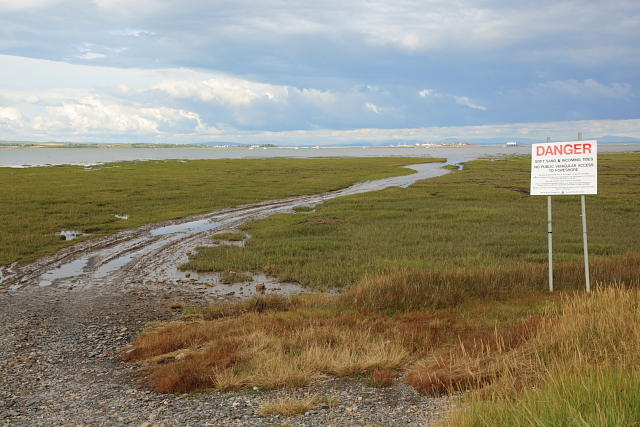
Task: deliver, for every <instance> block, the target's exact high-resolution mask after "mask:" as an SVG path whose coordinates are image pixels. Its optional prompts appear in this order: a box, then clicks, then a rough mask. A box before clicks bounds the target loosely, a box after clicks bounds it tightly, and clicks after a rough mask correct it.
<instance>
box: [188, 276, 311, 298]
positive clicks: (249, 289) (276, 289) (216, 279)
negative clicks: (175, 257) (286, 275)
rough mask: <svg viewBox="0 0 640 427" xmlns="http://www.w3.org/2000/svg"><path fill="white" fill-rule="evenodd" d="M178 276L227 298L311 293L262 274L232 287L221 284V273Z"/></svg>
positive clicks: (209, 292) (208, 291) (196, 286)
mask: <svg viewBox="0 0 640 427" xmlns="http://www.w3.org/2000/svg"><path fill="white" fill-rule="evenodd" d="M186 274H189V277H186ZM178 276H179V279H178V280H182V283H183V284H184V283H189V284H190V285H191V286H192V287H193V288H195V289H198V290H201V291H206V293H208V294H213V295H218V296H220V297H226V298H228V297H234V298H246V297H250V296H253V295H267V294H279V295H295V294H300V293H303V292H310V291H309V290H308V289H305V288H303V287H302V286H300V285H298V284H296V283H281V282H278V279H277V278H275V277H269V276H265V275H264V274H262V273H253V274H252V276H253V279H252V280H251V281H248V282H241V283H234V284H231V285H225V284H222V283H220V273H196V272H181V273H179V274H178ZM257 285H264V290H263V291H261V290H260V288H262V286H259V287H258V288H256V286H257Z"/></svg>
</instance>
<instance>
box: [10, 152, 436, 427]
mask: <svg viewBox="0 0 640 427" xmlns="http://www.w3.org/2000/svg"><path fill="white" fill-rule="evenodd" d="M441 166H442V165H441V164H425V165H418V167H419V169H421V170H422V172H420V173H418V174H414V175H411V176H405V177H397V178H390V179H387V180H379V181H374V182H369V183H364V184H359V185H356V186H353V187H350V188H348V189H345V190H340V191H337V192H332V193H325V194H320V195H313V196H302V197H296V198H290V199H286V200H277V201H269V202H263V203H256V204H251V205H245V206H239V207H234V208H228V209H222V210H218V211H215V212H212V213H209V214H204V215H198V216H196V217H190V218H185V219H182V220H180V221H169V222H164V223H159V224H151V225H147V226H144V227H140V228H137V229H134V230H128V231H124V232H121V233H118V234H115V235H113V236H110V237H106V238H101V239H94V240H87V241H84V242H80V243H78V244H76V245H74V246H72V247H69V248H67V249H65V250H62V251H60V252H59V253H57V254H56V255H54V256H50V257H45V258H42V259H40V260H38V261H36V262H34V263H31V264H26V265H12V266H8V267H1V268H0V426H2V425H3V423H4V425H11V426H14V425H19V426H31V425H43V426H61V425H62V426H72V425H73V426H75V425H81V426H86V425H92V426H94V427H95V426H98V425H100V426H102V425H104V426H107V425H109V426H111V425H123V426H124V425H145V423H148V424H146V426H147V427H149V426H152V425H157V426H160V425H166V426H170V425H270V424H273V423H275V422H278V423H281V421H278V420H277V419H275V418H274V419H263V418H257V417H256V416H254V415H255V412H251V411H253V409H251V408H254V407H255V406H256V405H257V404H258V403H259V402H260V401H266V400H270V399H274V398H276V397H277V396H280V395H281V394H282V393H285V392H269V393H270V394H269V393H261V394H260V395H256V396H252V397H251V398H250V399H252V400H250V401H248V400H247V401H245V400H242V402H240V403H238V404H237V405H235V406H233V405H232V404H231V403H232V401H229V400H228V399H223V396H221V395H217V394H212V395H208V396H206V397H204V398H202V399H198V400H197V401H191V400H188V399H185V398H184V397H179V396H166V395H158V394H156V393H152V392H150V391H144V390H140V389H139V388H137V382H136V376H135V375H134V376H131V375H130V373H131V372H132V371H134V370H135V369H136V366H134V365H131V364H125V363H123V362H121V361H120V358H119V357H118V350H119V349H121V348H123V347H126V345H128V344H129V343H130V342H132V341H133V340H134V339H135V337H136V335H137V334H138V333H139V331H140V330H141V329H142V327H143V326H144V324H145V323H146V322H148V321H154V320H167V319H171V318H174V317H175V316H177V313H174V312H172V311H171V310H169V309H168V305H169V303H170V302H173V301H182V302H185V303H187V304H204V303H208V302H211V301H217V300H224V299H230V298H242V297H246V296H247V295H248V294H249V293H251V292H252V290H253V286H248V285H247V284H244V286H243V287H244V289H242V290H241V289H240V288H239V286H241V285H236V287H226V286H224V285H220V284H218V283H217V278H216V276H215V275H198V274H191V277H190V278H188V279H187V278H186V277H185V274H184V273H181V272H178V270H177V267H178V266H179V265H180V264H182V263H184V262H186V261H187V259H188V253H189V252H191V251H193V250H194V249H195V248H196V247H197V246H200V245H210V244H211V240H210V239H209V236H211V235H212V234H215V233H219V232H222V231H231V230H233V229H234V228H235V227H237V226H238V225H240V224H242V223H245V222H247V221H251V220H254V219H259V218H264V217H266V216H269V215H271V214H273V213H276V212H287V211H291V209H292V208H293V207H294V206H298V205H310V206H313V205H315V204H317V203H321V202H322V201H324V200H327V199H329V198H333V197H338V196H342V195H347V194H354V193H358V192H363V191H372V190H376V189H381V188H384V187H387V186H391V185H399V186H407V185H410V184H411V183H412V182H414V181H415V180H417V179H424V178H429V177H433V176H436V175H439V174H442V173H444V170H442V169H440V168H441ZM262 279H264V278H261V280H262ZM230 289H233V290H231V291H230ZM267 289H268V292H297V291H299V290H300V289H299V288H297V287H296V286H295V285H289V286H288V287H287V285H285V284H278V283H267ZM231 292H234V293H233V295H229V294H230V293H231ZM314 387H316V388H318V387H319V388H318V390H321V389H323V387H324V389H326V390H325V392H328V393H337V394H340V395H342V396H344V398H343V400H344V402H347V401H351V400H349V399H352V397H353V399H355V402H356V403H355V406H356V407H357V406H358V402H360V408H361V409H360V412H358V410H357V409H356V410H351V411H348V410H347V409H348V408H347V407H346V406H345V407H344V408H342V410H341V409H340V408H335V410H334V409H332V410H330V411H328V412H327V411H325V413H324V414H309V416H308V417H307V418H305V417H301V420H298V421H295V420H290V421H288V422H289V423H290V424H292V425H303V424H304V425H355V424H357V423H359V422H361V421H362V422H365V421H366V422H373V421H374V419H375V420H377V421H375V422H381V423H382V422H387V421H388V422H389V424H395V425H424V422H427V421H428V420H432V419H437V418H439V417H440V413H441V411H442V410H443V409H442V406H443V405H445V406H446V405H447V401H446V400H438V399H429V398H426V397H424V396H420V395H418V394H417V393H415V392H414V391H413V390H411V389H410V388H409V387H408V386H406V384H398V385H397V386H394V387H395V390H394V389H393V388H392V389H387V390H383V391H379V390H376V389H367V388H366V387H364V386H363V385H362V384H360V383H356V382H348V381H346V382H345V381H339V380H333V379H326V381H324V382H322V383H321V384H319V385H316V386H314ZM327 387H329V388H330V390H329V388H327ZM331 387H332V388H331ZM308 392H310V391H309V390H306V391H305V390H299V391H296V392H292V393H303V394H304V393H308ZM344 393H346V395H344ZM363 396H368V397H366V399H368V400H366V399H365V401H363V400H362V397H363ZM358 397H360V400H358V399H357V398H358ZM243 399H244V398H243ZM247 399H248V398H247ZM385 399H386V400H385ZM207 402H208V403H207ZM247 402H249V403H247ZM205 403H206V404H205ZM203 405H204V406H203ZM207 405H209V406H207ZM239 405H240V407H243V408H244V407H246V408H247V409H246V410H244V412H242V414H241V416H238V414H239V413H240V412H239V410H237V408H238V406H239ZM345 405H346V403H345ZM368 407H370V408H368ZM229 408H232V409H231V410H229ZM362 408H368V409H367V411H368V412H367V413H366V414H364V413H363V412H362V411H363V409H362ZM376 408H377V409H376ZM398 408H402V410H400V411H399V409H398ZM254 409H255V408H254ZM369 409H371V410H369ZM378 410H379V411H378ZM194 411H195V412H194ZM336 411H337V412H336ZM340 411H342V412H340ZM398 411H399V412H398ZM192 412H194V413H192ZM392 414H396V415H392ZM343 415H344V416H343ZM390 416H391V418H389V417H390ZM328 417H329V418H328ZM331 417H334V418H331ZM336 417H337V418H336ZM367 417H369V418H367ZM371 417H373V418H371ZM385 417H386V418H385ZM394 419H395V421H394ZM305 420H306V421H305ZM314 420H315V421H314ZM340 420H342V421H340ZM367 420H370V421H367ZM385 420H387V421H385ZM306 422H310V423H311V424H305V423H306ZM198 423H200V424H198ZM332 423H336V424H332ZM416 423H417V424H416Z"/></svg>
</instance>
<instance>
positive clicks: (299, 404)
mask: <svg viewBox="0 0 640 427" xmlns="http://www.w3.org/2000/svg"><path fill="white" fill-rule="evenodd" d="M318 403H319V400H318V398H317V397H316V396H311V397H308V398H306V399H283V400H279V401H277V402H272V403H266V404H264V405H262V406H261V407H260V411H259V412H260V415H262V416H263V417H270V416H272V415H283V416H285V417H294V416H296V415H302V414H304V413H305V412H307V411H309V410H311V409H314V408H316V407H317V405H318Z"/></svg>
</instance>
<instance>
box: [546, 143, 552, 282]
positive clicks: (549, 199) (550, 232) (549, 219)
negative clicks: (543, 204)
mask: <svg viewBox="0 0 640 427" xmlns="http://www.w3.org/2000/svg"><path fill="white" fill-rule="evenodd" d="M550 143H551V138H550V137H547V144H550ZM547 235H548V236H549V292H553V226H552V217H551V196H547Z"/></svg>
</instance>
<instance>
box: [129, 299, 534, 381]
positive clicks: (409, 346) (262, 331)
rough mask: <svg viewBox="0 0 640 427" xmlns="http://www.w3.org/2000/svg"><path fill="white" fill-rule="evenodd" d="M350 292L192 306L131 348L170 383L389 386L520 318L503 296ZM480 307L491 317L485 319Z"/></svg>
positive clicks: (505, 332)
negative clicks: (389, 303)
mask: <svg viewBox="0 0 640 427" xmlns="http://www.w3.org/2000/svg"><path fill="white" fill-rule="evenodd" d="M341 301H342V300H340V299H336V298H330V297H327V296H325V295H314V296H296V297H290V298H282V297H275V296H264V297H255V298H252V299H250V300H248V301H244V302H239V303H236V304H234V305H231V306H219V307H213V308H208V309H205V310H202V311H201V312H199V313H195V314H194V313H192V314H191V315H190V318H191V319H194V318H195V319H198V320H197V321H195V322H191V323H184V322H173V323H169V324H167V325H166V326H164V327H163V328H160V329H154V330H150V331H148V332H145V333H143V334H142V335H141V336H140V338H139V339H138V340H137V341H136V343H135V351H133V352H130V353H125V356H124V357H125V358H126V359H127V360H132V361H145V365H146V366H147V369H148V371H149V374H150V377H149V378H150V380H151V382H152V383H153V385H154V387H155V389H156V390H158V391H161V392H187V391H194V390H204V389H214V390H231V389H239V388H247V387H254V386H257V387H260V388H263V389H271V388H276V387H299V386H302V385H304V384H307V383H308V382H310V381H313V379H314V378H315V377H316V376H317V375H318V374H320V373H324V374H329V375H336V376H343V377H369V378H370V380H372V383H371V385H375V386H386V385H388V384H389V383H390V380H391V379H392V378H393V375H392V372H397V371H400V370H404V369H406V368H407V367H408V366H411V365H412V364H414V363H415V362H417V361H418V360H420V359H421V358H425V357H427V356H428V355H430V354H433V353H434V352H442V349H443V348H444V349H451V348H453V347H455V346H457V345H458V343H459V342H464V343H466V344H467V345H472V344H473V343H489V342H491V340H493V339H494V329H495V327H496V323H499V324H500V325H499V329H500V332H499V333H500V334H501V336H502V337H503V339H504V340H505V341H506V342H511V341H513V340H514V339H513V338H512V337H511V335H512V332H509V331H511V330H512V329H513V328H514V327H516V328H517V325H515V326H514V321H513V319H512V318H511V316H507V317H503V314H502V313H504V310H503V307H501V304H502V303H498V304H497V305H496V304H485V305H484V306H478V305H477V304H473V303H472V302H470V303H469V304H468V305H467V306H460V307H455V308H452V307H449V308H446V309H442V310H435V311H421V312H407V313H396V314H393V315H388V314H385V313H381V312H370V313H362V312H358V311H356V310H354V309H353V308H352V307H345V306H342V305H341ZM533 301H535V299H534V300H533ZM520 304H521V305H523V306H526V308H522V307H521V308H518V309H515V310H514V309H513V308H511V309H510V310H511V311H510V313H511V314H512V315H514V316H515V317H516V318H517V319H519V318H521V317H523V314H524V313H526V312H528V311H529V310H530V306H531V304H532V303H531V301H525V302H521V303H520ZM480 312H482V313H483V314H482V315H484V316H485V317H486V319H487V322H488V323H486V324H478V322H477V317H478V316H479V315H480V314H479V313H480ZM492 319H493V320H492ZM515 324H518V322H517V321H516V322H515ZM510 334H511V335H510ZM461 337H462V338H461ZM461 340H462V341H461Z"/></svg>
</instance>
